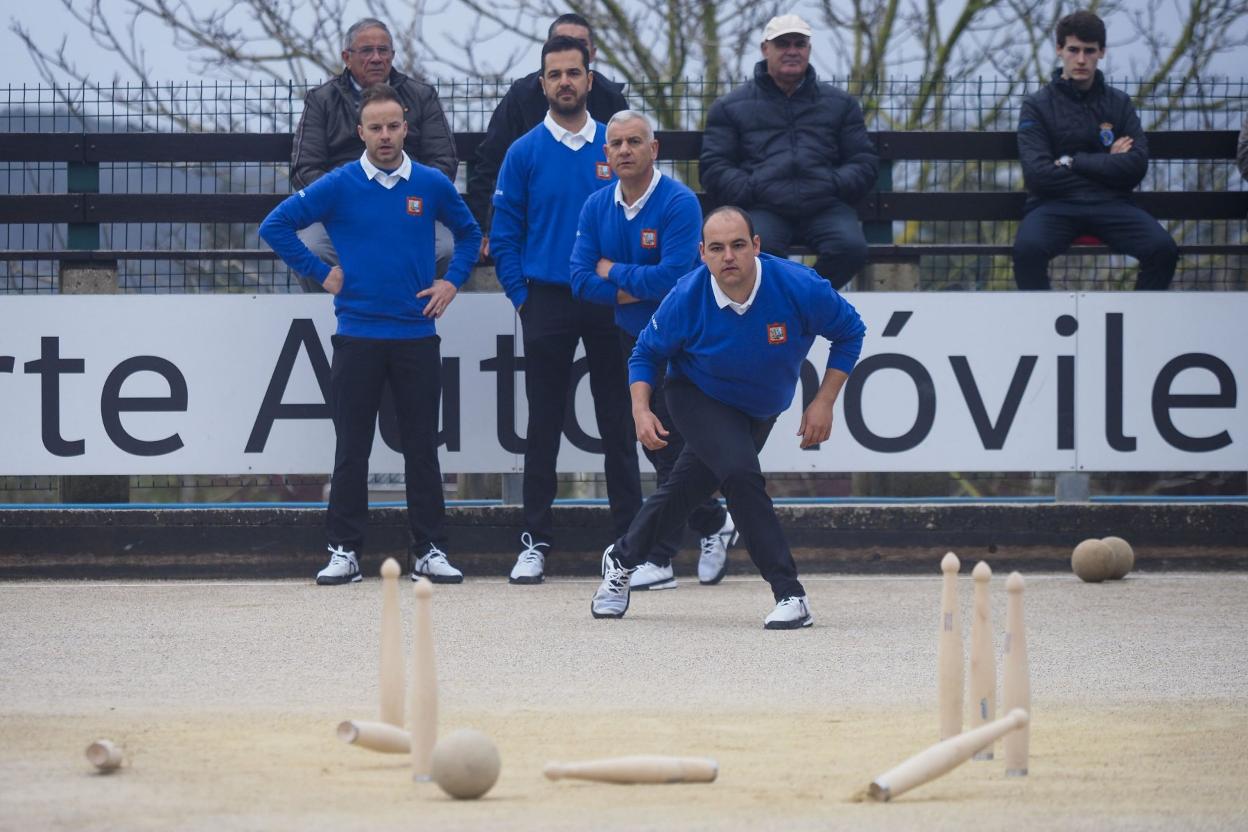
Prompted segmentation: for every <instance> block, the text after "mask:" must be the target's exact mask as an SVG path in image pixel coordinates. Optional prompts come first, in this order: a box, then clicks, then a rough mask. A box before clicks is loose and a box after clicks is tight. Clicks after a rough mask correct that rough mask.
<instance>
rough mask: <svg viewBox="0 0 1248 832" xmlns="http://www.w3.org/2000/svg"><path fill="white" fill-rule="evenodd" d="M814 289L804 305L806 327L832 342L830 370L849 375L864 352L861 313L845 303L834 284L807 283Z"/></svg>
mask: <svg viewBox="0 0 1248 832" xmlns="http://www.w3.org/2000/svg"><path fill="white" fill-rule="evenodd" d="M808 285H809V286H810V287H811V288H810V291H809V292H808V293H807V297H806V301H805V302H804V303H803V304H802V310H803V314H804V315H805V316H806V326H807V327H808V328H809V331H810V332H814V333H817V334H819V335H822V336H823V337H824V338H827V339H828V341H829V342H830V347H829V349H828V369H830V370H840V371H842V372H845V373H848V372H849V371H851V370H853V369H854V365H855V364H857V363H858V356H859V355H860V354H861V353H862V337H863V336H864V335H865V334H866V332H867V327H866V324H864V323H863V322H862V318H861V317H860V316H859V315H858V310H857V309H855V308H854V307H853V305H852V304H850V302H849V301H847V300H845V298H844V297H842V296H841V295H840V294H839V293H838V292H837V291H836V290H835V289H833V288H832V284H830V283H828V282H827V281H826V280H822V279H816V280H812V281H811V283H810V284H808Z"/></svg>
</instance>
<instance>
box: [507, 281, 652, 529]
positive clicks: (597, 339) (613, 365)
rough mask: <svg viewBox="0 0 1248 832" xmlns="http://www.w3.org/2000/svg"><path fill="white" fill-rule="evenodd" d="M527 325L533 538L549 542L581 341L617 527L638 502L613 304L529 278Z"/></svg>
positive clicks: (527, 494)
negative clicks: (574, 365)
mask: <svg viewBox="0 0 1248 832" xmlns="http://www.w3.org/2000/svg"><path fill="white" fill-rule="evenodd" d="M520 321H521V323H522V324H523V327H524V392H525V395H526V396H527V397H528V403H529V424H528V430H527V431H526V433H525V436H526V437H527V440H526V442H525V449H524V523H525V527H526V529H527V531H528V532H529V534H531V535H532V536H533V540H534V542H537V543H553V542H554V525H555V520H554V512H553V511H552V510H551V505H552V504H553V503H554V500H555V494H556V491H557V489H558V480H557V478H556V475H555V470H556V468H555V465H556V460H557V458H558V456H559V443H560V439H561V437H562V434H563V425H564V420H565V419H566V418H568V415H569V410H570V408H571V407H572V389H571V381H572V363H573V357H574V355H575V353H576V345H577V342H579V341H584V342H585V358H586V361H587V362H588V364H589V389H590V391H591V392H592V393H593V398H594V416H595V417H596V418H597V422H598V435H599V436H601V437H602V447H603V455H604V461H603V469H604V472H605V473H606V477H607V500H608V502H609V503H610V505H611V520H612V523H613V525H614V527H615V530H616V533H617V534H622V533H623V531H624V530H625V529H627V528H628V524H629V523H630V522H632V519H633V517H634V516H636V514H637V509H638V508H639V507H640V506H641V475H640V473H639V472H638V470H637V439H636V433H635V431H634V430H633V424H632V421H633V420H632V406H631V399H630V397H629V394H628V374H627V371H626V370H625V366H624V355H623V349H622V348H621V346H620V337H619V334H618V333H619V328H618V327H617V326H616V325H615V319H614V312H613V311H612V309H611V307H609V306H603V305H601V304H596V303H586V302H584V301H580V300H577V299H576V298H574V297H573V296H572V291H571V289H569V288H568V287H567V286H557V285H554V284H549V283H539V282H537V281H530V282H529V297H528V300H526V301H525V303H524V308H523V309H521V311H520Z"/></svg>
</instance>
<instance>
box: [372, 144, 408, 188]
mask: <svg viewBox="0 0 1248 832" xmlns="http://www.w3.org/2000/svg"><path fill="white" fill-rule="evenodd" d="M399 152H400V153H402V154H403V164H401V165H399V167H398V169H396V170H394V171H393V172H387V171H384V170H382V169H381V168H379V167H377V166H376V165H374V164H373V163H372V161H371V160H370V159H369V158H368V151H367V150H366V151H364V155H363V156H361V157H360V167H362V168H364V175H365V176H367V177H368V178H369V179H376V180H377V184H378V185H380V186H381V187H383V188H385V189H386V190H390V189H391V188H393V187H394V186H395V185H397V184H399V180H400V179H407V178H409V177H410V176H411V175H412V160H411V159H409V158H407V151H404V150H400V151H399Z"/></svg>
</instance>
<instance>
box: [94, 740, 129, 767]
mask: <svg viewBox="0 0 1248 832" xmlns="http://www.w3.org/2000/svg"><path fill="white" fill-rule="evenodd" d="M122 759H123V755H122V753H121V749H120V748H118V747H117V746H116V745H115V744H114V743H113V742H112V741H111V740H96V741H95V742H93V743H91V744H90V745H88V746H87V760H88V761H89V762H90V763H91V765H93V766H95V767H96V769H98V770H99V771H100V772H101V773H108V772H110V771H116V770H117V769H119V768H121V763H122Z"/></svg>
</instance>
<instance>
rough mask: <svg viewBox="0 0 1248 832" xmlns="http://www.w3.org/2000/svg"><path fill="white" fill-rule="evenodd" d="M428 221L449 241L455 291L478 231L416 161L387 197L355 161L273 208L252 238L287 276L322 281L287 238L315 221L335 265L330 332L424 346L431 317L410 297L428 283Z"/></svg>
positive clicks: (450, 189)
mask: <svg viewBox="0 0 1248 832" xmlns="http://www.w3.org/2000/svg"><path fill="white" fill-rule="evenodd" d="M435 219H436V220H439V221H441V222H442V224H443V225H445V226H447V227H448V228H450V229H451V232H452V233H453V234H454V235H455V254H454V256H453V257H452V259H451V265H450V269H449V270H448V271H447V273H446V279H447V280H449V281H450V282H451V283H453V284H455V287H456V288H459V287H460V286H462V285H463V283H464V281H465V280H467V279H468V275H469V273H470V271H471V269H472V265H473V263H475V262H476V260H477V253H478V251H479V250H480V247H481V229H480V228H478V227H477V222H476V220H474V219H473V217H472V213H471V212H470V211H469V210H468V206H467V205H465V204H464V200H463V199H462V198H461V197H460V195H459V193H458V192H457V191H456V190H455V186H454V185H452V184H451V181H450V180H449V179H447V178H446V176H445V175H444V174H443V173H442V172H441V171H439V170H435V169H434V168H430V167H425V166H424V165H420V164H417V163H416V162H412V172H411V175H410V176H409V177H408V178H407V179H406V180H399V182H398V184H396V185H395V186H394V187H393V188H389V189H387V188H385V187H383V186H382V185H381V184H380V183H378V182H374V181H373V180H371V179H368V178H367V176H366V174H365V173H364V168H363V167H362V166H361V165H360V163H359V162H350V163H348V164H345V165H343V166H342V167H339V168H336V169H334V170H332V171H330V172H329V173H328V174H326V175H325V176H322V177H321V178H320V179H318V180H316V181H315V182H313V183H312V184H311V185H309V186H308V187H307V188H304V189H303V190H301V191H299V192H298V193H295V194H292V195H291V196H289V197H287V198H286V199H285V200H283V201H282V203H281V204H280V205H278V206H277V207H276V208H274V209H273V211H272V213H270V214H269V215H268V216H267V217H265V220H264V222H263V223H262V224H261V225H260V236H261V237H263V238H264V241H265V242H267V243H268V244H269V245H270V246H271V247H272V248H273V250H274V251H275V252H277V254H278V256H279V257H281V258H282V259H283V260H285V261H286V263H287V265H289V266H290V267H291V268H292V269H294V270H295V271H296V272H298V273H299V274H305V275H309V276H311V277H315V278H316V279H317V280H319V281H321V282H322V283H324V282H325V278H326V277H328V276H329V272H330V267H329V266H328V265H326V264H325V263H324V262H323V261H321V259H320V258H318V257H317V256H316V255H315V254H313V253H312V252H311V251H310V250H309V249H308V247H307V246H305V245H304V244H303V242H302V241H301V240H300V239H299V238H298V237H297V236H295V232H296V231H297V230H298V229H300V228H306V227H307V226H309V225H311V224H312V223H315V222H321V223H324V224H325V230H326V231H327V232H328V233H329V239H330V241H331V242H333V244H334V248H335V249H336V250H337V251H338V260H339V262H340V263H341V264H342V291H341V292H339V293H338V294H337V295H335V296H334V312H335V313H336V314H337V316H338V334H339V335H349V336H353V337H356V338H382V339H400V338H427V337H429V336H431V335H433V334H434V333H435V331H436V329H435V326H434V319H433V318H426V317H425V315H424V311H425V305H426V303H428V298H418V297H416V293H417V292H420V291H423V290H424V289H428V288H429V287H430V286H431V285H433V280H434V276H435V275H436V270H435V265H434V260H435V258H434V220H435Z"/></svg>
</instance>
